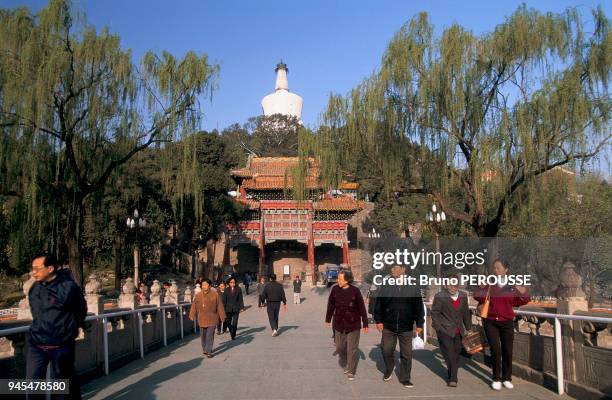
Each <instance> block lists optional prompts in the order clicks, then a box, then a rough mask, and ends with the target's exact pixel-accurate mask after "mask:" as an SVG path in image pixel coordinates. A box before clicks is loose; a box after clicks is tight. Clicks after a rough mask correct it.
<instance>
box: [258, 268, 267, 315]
mask: <svg viewBox="0 0 612 400" xmlns="http://www.w3.org/2000/svg"><path fill="white" fill-rule="evenodd" d="M265 288H266V280H265V279H264V277H263V276H262V277H261V278H259V283H258V284H257V294H258V298H257V307H259V308H261V307H263V306H264V301H263V292H264V289H265Z"/></svg>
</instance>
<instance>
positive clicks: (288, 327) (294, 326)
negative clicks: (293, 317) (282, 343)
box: [278, 325, 299, 336]
mask: <svg viewBox="0 0 612 400" xmlns="http://www.w3.org/2000/svg"><path fill="white" fill-rule="evenodd" d="M297 328H299V325H288V326H281V327H280V328H278V334H279V336H280V335H282V334H283V333H285V332H286V331H289V330H291V329H297Z"/></svg>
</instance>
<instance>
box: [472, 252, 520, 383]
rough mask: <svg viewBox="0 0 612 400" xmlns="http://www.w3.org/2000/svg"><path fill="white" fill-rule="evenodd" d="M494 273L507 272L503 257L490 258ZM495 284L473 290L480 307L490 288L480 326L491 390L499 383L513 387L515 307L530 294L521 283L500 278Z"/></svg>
mask: <svg viewBox="0 0 612 400" xmlns="http://www.w3.org/2000/svg"><path fill="white" fill-rule="evenodd" d="M492 272H493V274H494V275H497V276H498V277H499V278H502V277H504V276H506V275H507V274H508V264H507V263H506V262H504V261H502V260H499V259H498V260H495V261H494V262H493V271H492ZM500 281H501V282H499V283H498V284H497V285H494V286H488V287H487V286H485V287H482V288H479V289H477V290H476V291H475V292H474V299H476V301H478V303H479V306H478V309H479V310H480V308H481V306H482V304H483V303H484V302H485V300H486V297H487V292H489V296H490V300H489V313H488V315H487V318H485V319H483V327H484V330H485V334H486V335H487V340H488V342H489V346H490V349H491V357H492V359H493V360H492V363H493V365H492V370H493V371H492V372H493V382H492V383H491V387H492V388H493V389H494V390H501V388H502V385H503V386H504V387H505V388H507V389H512V388H513V387H514V385H512V382H511V381H512V344H513V342H514V310H513V309H512V308H513V307H519V306H522V305H523V304H527V303H529V294H528V293H527V289H526V288H525V287H524V286H510V285H507V284H504V282H503V279H500Z"/></svg>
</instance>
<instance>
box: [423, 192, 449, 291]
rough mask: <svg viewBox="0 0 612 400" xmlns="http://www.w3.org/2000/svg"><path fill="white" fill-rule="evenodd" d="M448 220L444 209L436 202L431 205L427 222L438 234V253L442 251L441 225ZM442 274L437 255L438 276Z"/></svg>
mask: <svg viewBox="0 0 612 400" xmlns="http://www.w3.org/2000/svg"><path fill="white" fill-rule="evenodd" d="M444 221H446V214H445V213H444V211H442V210H439V211H438V207H437V206H436V204H435V203H434V204H432V205H431V211H429V212H427V214H425V222H427V223H429V224H430V225H431V226H432V227H433V231H434V234H435V235H436V254H439V253H440V233H439V228H438V227H439V226H440V225H442V223H443V222H444ZM441 275H442V269H441V265H440V260H439V257H437V256H436V277H437V278H440V277H441ZM436 289H437V290H436V292H438V291H439V290H440V287H439V286H437V285H436Z"/></svg>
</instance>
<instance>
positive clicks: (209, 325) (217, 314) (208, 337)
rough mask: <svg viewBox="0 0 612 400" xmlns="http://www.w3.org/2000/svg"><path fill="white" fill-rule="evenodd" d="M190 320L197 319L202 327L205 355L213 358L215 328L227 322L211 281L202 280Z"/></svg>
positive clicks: (201, 338)
mask: <svg viewBox="0 0 612 400" xmlns="http://www.w3.org/2000/svg"><path fill="white" fill-rule="evenodd" d="M189 319H190V320H192V321H195V320H196V319H197V321H198V325H199V326H200V340H201V342H202V351H203V355H204V356H206V357H208V358H212V357H213V353H212V349H213V344H214V341H215V328H216V326H217V323H218V322H219V320H225V309H224V308H223V303H222V302H221V298H220V297H219V294H218V293H217V291H215V290H213V289H212V284H211V281H210V279H208V278H205V279H203V280H202V291H201V292H200V293H198V294H196V296H195V298H194V300H193V303H192V304H191V310H189Z"/></svg>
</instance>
